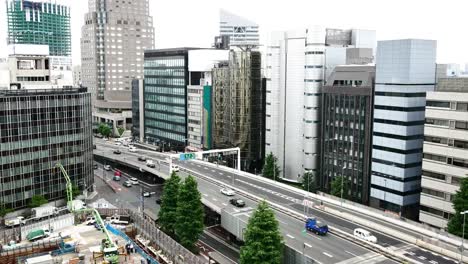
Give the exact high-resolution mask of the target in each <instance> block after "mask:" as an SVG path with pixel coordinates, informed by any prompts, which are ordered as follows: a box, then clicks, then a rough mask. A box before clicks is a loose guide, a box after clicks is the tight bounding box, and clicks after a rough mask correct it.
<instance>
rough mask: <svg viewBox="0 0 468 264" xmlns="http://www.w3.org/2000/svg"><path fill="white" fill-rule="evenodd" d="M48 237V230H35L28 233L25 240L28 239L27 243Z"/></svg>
mask: <svg viewBox="0 0 468 264" xmlns="http://www.w3.org/2000/svg"><path fill="white" fill-rule="evenodd" d="M49 235H50V232H49V230H47V229H37V230H33V231H31V232H29V234H28V235H27V236H26V239H28V241H29V242H33V241H36V240H39V239H42V238H46V237H48V236H49Z"/></svg>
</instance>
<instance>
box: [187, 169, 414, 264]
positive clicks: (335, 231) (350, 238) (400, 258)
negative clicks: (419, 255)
mask: <svg viewBox="0 0 468 264" xmlns="http://www.w3.org/2000/svg"><path fill="white" fill-rule="evenodd" d="M181 170H182V171H185V172H187V173H190V174H191V175H194V176H197V177H199V178H201V179H203V180H205V181H208V182H210V183H213V184H215V185H217V186H228V187H229V188H231V189H233V190H236V191H237V192H238V193H239V194H240V195H242V196H244V197H247V198H249V199H250V200H253V201H256V202H260V201H266V202H267V203H268V204H269V205H270V207H272V208H273V209H275V210H277V211H279V212H281V213H283V214H286V215H288V216H290V217H293V218H295V219H298V220H300V221H305V218H306V216H305V215H303V214H299V213H297V212H295V211H292V210H290V209H288V208H285V207H283V206H281V205H278V204H275V203H272V202H270V201H267V200H265V199H263V198H261V197H258V196H256V195H253V194H250V193H248V192H245V191H243V190H242V189H240V188H237V187H235V186H230V185H229V184H226V183H224V182H221V181H218V180H215V179H212V178H210V177H207V176H204V175H201V174H199V173H198V172H195V171H193V170H190V169H186V168H181ZM329 230H330V233H332V234H334V235H336V236H339V237H341V238H343V239H346V240H348V241H350V242H352V243H356V242H360V243H359V245H360V246H362V247H364V248H367V249H369V250H371V251H374V252H377V253H379V254H382V255H384V256H386V257H388V258H390V259H394V260H397V261H400V262H401V261H403V262H407V263H415V264H420V262H418V261H415V260H413V259H411V258H408V257H406V256H404V255H403V254H400V253H397V252H395V251H394V250H391V249H388V248H385V247H383V246H380V245H377V244H373V243H370V242H368V241H365V240H362V239H358V238H356V237H354V236H353V235H352V234H348V233H346V232H344V231H342V230H340V229H338V228H336V227H332V226H329Z"/></svg>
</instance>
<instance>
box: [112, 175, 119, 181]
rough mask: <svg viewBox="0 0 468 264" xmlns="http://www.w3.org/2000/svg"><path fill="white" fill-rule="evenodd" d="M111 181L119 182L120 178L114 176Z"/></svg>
mask: <svg viewBox="0 0 468 264" xmlns="http://www.w3.org/2000/svg"><path fill="white" fill-rule="evenodd" d="M112 179H113V180H114V181H120V176H118V175H114V177H112Z"/></svg>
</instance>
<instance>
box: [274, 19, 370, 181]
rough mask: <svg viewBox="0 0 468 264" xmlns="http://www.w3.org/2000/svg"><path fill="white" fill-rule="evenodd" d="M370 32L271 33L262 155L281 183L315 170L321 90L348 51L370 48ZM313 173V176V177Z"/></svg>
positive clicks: (313, 30) (315, 30)
mask: <svg viewBox="0 0 468 264" xmlns="http://www.w3.org/2000/svg"><path fill="white" fill-rule="evenodd" d="M375 43H376V41H375V31H372V30H360V29H351V30H341V29H327V28H323V27H318V26H316V27H311V28H308V29H304V30H296V31H282V32H273V33H272V34H271V35H270V40H269V41H268V44H267V53H266V69H265V75H266V78H267V79H266V124H265V154H268V153H270V152H271V153H273V154H274V155H275V156H276V157H277V158H278V162H279V165H280V167H281V176H280V177H281V178H283V179H285V180H290V181H295V182H297V181H300V180H301V177H302V175H303V174H304V171H308V170H312V171H317V170H318V161H319V157H318V156H319V145H320V142H319V139H320V136H319V135H320V109H319V107H320V96H321V88H322V85H323V84H324V83H325V80H326V78H327V76H328V75H330V74H331V73H332V72H333V69H334V67H335V66H336V65H340V64H345V63H346V49H347V48H374V47H375ZM317 172H318V171H317Z"/></svg>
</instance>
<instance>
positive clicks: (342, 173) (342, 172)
mask: <svg viewBox="0 0 468 264" xmlns="http://www.w3.org/2000/svg"><path fill="white" fill-rule="evenodd" d="M345 169H346V164H345V165H344V166H343V169H342V170H341V207H343V183H344V170H345Z"/></svg>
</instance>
